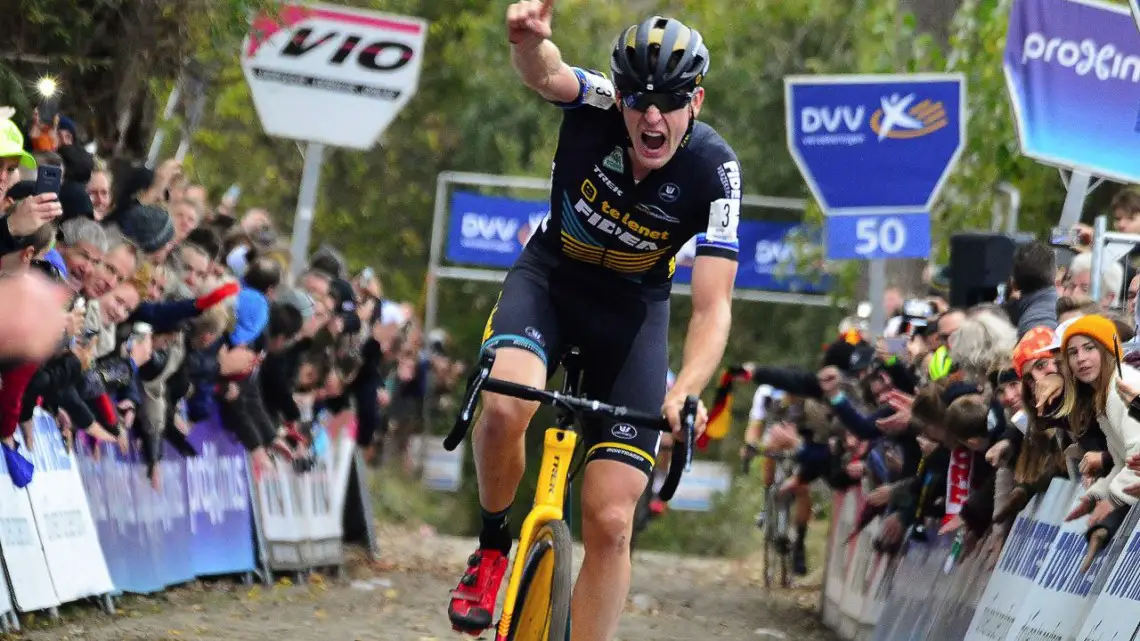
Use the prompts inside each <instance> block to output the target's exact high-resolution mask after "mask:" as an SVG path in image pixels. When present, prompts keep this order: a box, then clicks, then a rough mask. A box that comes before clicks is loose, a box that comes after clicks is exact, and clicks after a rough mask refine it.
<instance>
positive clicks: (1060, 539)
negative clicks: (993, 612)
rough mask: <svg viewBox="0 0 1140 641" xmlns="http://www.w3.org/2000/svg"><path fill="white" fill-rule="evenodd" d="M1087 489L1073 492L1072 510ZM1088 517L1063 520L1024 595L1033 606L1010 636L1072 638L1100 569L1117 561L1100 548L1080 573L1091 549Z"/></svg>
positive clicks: (1087, 604) (1080, 622) (1028, 608)
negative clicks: (1088, 537)
mask: <svg viewBox="0 0 1140 641" xmlns="http://www.w3.org/2000/svg"><path fill="white" fill-rule="evenodd" d="M1083 495H1084V492H1083V491H1082V492H1074V493H1073V495H1072V496H1073V499H1072V500H1071V501H1070V503H1069V506H1068V507H1069V510H1072V509H1073V508H1075V507H1076V506H1077V502H1078V501H1079V500H1080V498H1081V497H1082V496H1083ZM1088 521H1089V519H1088V517H1087V516H1086V517H1082V518H1079V519H1076V520H1073V521H1069V522H1068V523H1062V524H1061V529H1060V531H1059V532H1058V534H1057V538H1056V539H1055V540H1054V541H1053V546H1052V548H1050V550H1049V554H1048V556H1046V557H1045V561H1044V563H1042V564H1041V571H1040V572H1039V573H1038V574H1037V582H1036V584H1035V585H1034V586H1033V588H1032V589H1031V590H1030V591H1029V592H1028V593H1027V594H1025V595H1024V596H1023V598H1024V599H1025V602H1026V603H1027V604H1030V603H1031V604H1032V606H1030V607H1022V609H1021V613H1020V614H1019V615H1018V617H1017V620H1016V621H1015V622H1014V624H1013V628H1012V629H1011V630H1010V632H1009V636H1007V637H1006V638H1007V639H1013V640H1015V641H1016V639H1026V638H1029V639H1033V638H1049V636H1050V635H1056V636H1059V637H1061V638H1064V639H1072V638H1073V635H1074V634H1076V632H1077V631H1078V630H1079V629H1080V626H1081V624H1082V623H1083V622H1084V619H1085V616H1084V615H1085V614H1086V612H1087V611H1088V606H1089V605H1091V601H1089V599H1088V596H1089V593H1090V592H1091V590H1092V587H1093V582H1094V581H1095V580H1096V577H1097V575H1098V574H1099V573H1100V571H1101V568H1102V567H1104V566H1105V564H1107V565H1108V567H1109V568H1111V567H1112V565H1113V563H1115V562H1116V559H1115V557H1114V556H1113V555H1112V554H1111V550H1101V551H1100V553H1099V554H1097V556H1096V559H1095V560H1094V561H1093V563H1092V567H1090V568H1089V570H1088V571H1087V572H1084V573H1082V572H1080V565H1081V562H1082V561H1083V560H1084V557H1085V553H1086V552H1087V551H1088V542H1087V541H1086V540H1085V533H1086V532H1087V531H1088Z"/></svg>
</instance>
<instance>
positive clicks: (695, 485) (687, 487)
mask: <svg viewBox="0 0 1140 641" xmlns="http://www.w3.org/2000/svg"><path fill="white" fill-rule="evenodd" d="M730 482H731V475H730V474H729V472H728V466H726V465H725V464H724V463H720V462H717V461H693V469H692V471H689V472H685V473H684V474H682V475H681V482H680V483H679V484H678V485H677V491H676V492H675V493H674V494H673V499H672V500H670V501H669V507H670V509H674V510H681V511H687V512H708V511H709V510H711V509H712V498H713V496H714V495H716V494H721V493H723V492H727V491H728V486H729V483H730Z"/></svg>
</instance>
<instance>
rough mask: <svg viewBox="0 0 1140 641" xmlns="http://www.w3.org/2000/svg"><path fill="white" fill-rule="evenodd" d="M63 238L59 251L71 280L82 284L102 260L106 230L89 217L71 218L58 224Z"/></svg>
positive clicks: (105, 242) (105, 245)
mask: <svg viewBox="0 0 1140 641" xmlns="http://www.w3.org/2000/svg"><path fill="white" fill-rule="evenodd" d="M60 232H61V234H62V235H63V240H62V241H61V242H60V245H59V253H60V255H62V256H63V262H64V264H65V265H67V272H68V276H70V278H71V280H72V281H73V282H74V283H76V284H78V285H82V284H83V283H86V282H87V279H88V278H89V277H90V276H91V274H92V273H94V271H95V269H96V268H97V267H98V266H99V265H100V264H101V263H102V262H103V256H104V254H106V253H107V249H108V247H107V245H108V240H107V232H106V231H105V230H104V229H103V226H102V225H100V224H99V223H97V222H95V221H93V220H91V219H90V218H82V217H81V218H72V219H71V220H69V221H67V222H65V223H63V225H61V226H60Z"/></svg>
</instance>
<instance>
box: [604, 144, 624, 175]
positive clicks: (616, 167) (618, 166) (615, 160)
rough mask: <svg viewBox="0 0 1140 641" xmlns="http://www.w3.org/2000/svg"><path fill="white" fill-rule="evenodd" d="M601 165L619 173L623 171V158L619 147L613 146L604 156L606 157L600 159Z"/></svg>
mask: <svg viewBox="0 0 1140 641" xmlns="http://www.w3.org/2000/svg"><path fill="white" fill-rule="evenodd" d="M602 166H603V167H605V168H606V169H609V170H610V171H616V172H618V173H619V174H620V173H624V172H625V159H624V156H623V155H622V153H621V147H614V150H613V151H611V152H610V155H608V156H606V159H605V160H603V161H602Z"/></svg>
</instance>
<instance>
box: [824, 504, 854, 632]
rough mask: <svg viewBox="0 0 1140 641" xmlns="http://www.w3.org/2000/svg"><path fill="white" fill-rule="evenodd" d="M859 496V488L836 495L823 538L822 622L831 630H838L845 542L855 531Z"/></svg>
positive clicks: (845, 551)
mask: <svg viewBox="0 0 1140 641" xmlns="http://www.w3.org/2000/svg"><path fill="white" fill-rule="evenodd" d="M861 496H862V492H861V491H860V490H859V488H854V489H850V490H847V491H845V492H836V493H835V494H834V497H835V499H834V502H833V503H832V505H833V508H832V510H833V511H832V519H831V529H830V531H829V532H828V535H827V545H828V547H827V569H826V570H825V574H824V583H823V604H822V609H823V622H824V624H825V625H827V626H828V627H829V628H831V629H833V630H837V629H839V621H840V618H841V616H842V612H841V610H840V605H841V603H842V601H843V587H844V583H845V579H846V574H847V572H846V571H847V562H848V547H849V545H850V544H849V543H848V540H849V539H850V537H851V533H852V532H854V530H855V520H856V519H857V518H858V516H859V503H860V502H861V500H862V499H861Z"/></svg>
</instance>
